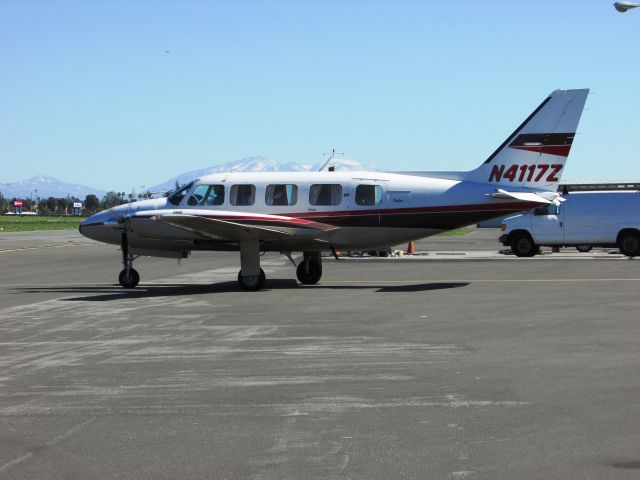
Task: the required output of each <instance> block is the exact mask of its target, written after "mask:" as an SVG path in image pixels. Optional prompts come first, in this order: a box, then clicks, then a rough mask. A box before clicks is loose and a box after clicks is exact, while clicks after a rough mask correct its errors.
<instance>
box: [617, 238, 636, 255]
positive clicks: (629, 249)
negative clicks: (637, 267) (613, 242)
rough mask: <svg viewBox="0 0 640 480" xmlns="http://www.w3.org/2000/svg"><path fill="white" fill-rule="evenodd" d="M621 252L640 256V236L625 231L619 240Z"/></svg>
mask: <svg viewBox="0 0 640 480" xmlns="http://www.w3.org/2000/svg"><path fill="white" fill-rule="evenodd" d="M618 246H619V247H620V252H622V253H623V254H624V255H626V256H627V257H637V256H640V236H639V235H638V234H637V233H632V232H629V233H623V234H622V235H620V241H619V242H618Z"/></svg>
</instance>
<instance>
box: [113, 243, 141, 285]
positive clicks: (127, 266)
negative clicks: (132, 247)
mask: <svg viewBox="0 0 640 480" xmlns="http://www.w3.org/2000/svg"><path fill="white" fill-rule="evenodd" d="M120 247H121V249H122V264H123V266H124V269H122V271H121V272H120V275H118V282H119V283H120V285H121V286H122V287H123V288H136V287H137V286H138V283H140V274H139V273H138V271H137V270H136V269H135V268H133V261H134V260H135V259H136V258H137V257H135V258H134V256H133V255H131V254H130V253H129V241H128V239H127V232H123V233H122V241H121V244H120Z"/></svg>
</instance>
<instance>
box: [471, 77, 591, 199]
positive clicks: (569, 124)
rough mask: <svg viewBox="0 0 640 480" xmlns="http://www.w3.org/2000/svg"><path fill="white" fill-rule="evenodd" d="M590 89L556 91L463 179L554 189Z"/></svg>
mask: <svg viewBox="0 0 640 480" xmlns="http://www.w3.org/2000/svg"><path fill="white" fill-rule="evenodd" d="M588 93H589V89H586V88H585V89H579V90H556V91H555V92H553V93H552V94H551V95H549V97H547V98H546V99H545V100H544V101H543V102H542V103H541V104H540V106H538V108H536V109H535V110H534V111H533V113H532V114H531V115H529V117H528V118H527V119H526V120H525V121H524V122H523V123H522V124H521V125H520V126H519V127H518V128H517V129H516V130H515V131H514V132H513V133H512V134H511V135H510V136H509V137H508V138H507V139H506V140H505V141H504V142H503V143H502V145H500V146H499V147H498V149H497V150H496V151H495V152H493V153H492V154H491V156H490V157H489V158H487V160H486V161H485V162H484V163H483V164H482V165H481V166H480V167H478V168H476V169H475V170H473V171H471V172H469V173H467V174H466V175H465V179H466V180H472V181H476V182H482V183H492V184H496V185H501V186H503V187H504V186H507V187H528V188H535V189H540V190H553V191H555V190H556V189H557V186H558V182H559V181H560V177H561V175H562V170H563V169H564V165H565V163H566V161H567V157H568V156H569V151H570V150H571V145H572V144H573V139H574V137H575V134H576V129H577V128H578V122H579V121H580V116H581V115H582V110H583V109H584V104H585V101H586V100H587V95H588Z"/></svg>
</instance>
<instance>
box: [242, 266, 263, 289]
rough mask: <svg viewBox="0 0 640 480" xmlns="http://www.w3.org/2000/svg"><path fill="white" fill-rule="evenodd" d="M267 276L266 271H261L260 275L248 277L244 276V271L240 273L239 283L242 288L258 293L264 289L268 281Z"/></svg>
mask: <svg viewBox="0 0 640 480" xmlns="http://www.w3.org/2000/svg"><path fill="white" fill-rule="evenodd" d="M266 278H267V277H266V276H265V274H264V270H262V269H260V275H246V276H242V270H240V271H239V272H238V283H239V284H240V288H242V289H243V290H247V291H253V292H255V291H258V290H260V289H261V288H262V287H264V282H265V280H266Z"/></svg>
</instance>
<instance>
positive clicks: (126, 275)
mask: <svg viewBox="0 0 640 480" xmlns="http://www.w3.org/2000/svg"><path fill="white" fill-rule="evenodd" d="M118 281H119V282H120V285H121V286H122V287H123V288H136V287H137V286H138V283H140V274H139V273H138V271H137V270H136V269H135V268H130V269H129V271H127V269H126V268H125V269H123V270H122V271H121V272H120V275H119V276H118Z"/></svg>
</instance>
